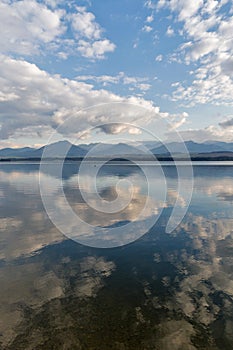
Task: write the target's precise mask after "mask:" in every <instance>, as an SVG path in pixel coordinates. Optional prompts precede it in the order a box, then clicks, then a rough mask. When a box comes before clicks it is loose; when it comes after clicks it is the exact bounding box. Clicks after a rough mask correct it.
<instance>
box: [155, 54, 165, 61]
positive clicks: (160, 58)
mask: <svg viewBox="0 0 233 350" xmlns="http://www.w3.org/2000/svg"><path fill="white" fill-rule="evenodd" d="M162 60H163V55H158V56H156V57H155V61H156V62H161V61H162Z"/></svg>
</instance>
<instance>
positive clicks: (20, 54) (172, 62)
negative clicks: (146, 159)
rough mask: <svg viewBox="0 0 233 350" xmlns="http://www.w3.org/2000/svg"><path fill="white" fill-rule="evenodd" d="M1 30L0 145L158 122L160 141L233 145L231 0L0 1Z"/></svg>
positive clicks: (108, 131)
mask: <svg viewBox="0 0 233 350" xmlns="http://www.w3.org/2000/svg"><path fill="white" fill-rule="evenodd" d="M0 31H1V38H0V47H1V54H0V60H1V65H0V105H1V108H0V136H1V141H0V147H7V146H10V147H12V146H14V147H18V146H22V145H37V146H39V145H42V144H44V143H46V142H47V140H48V138H49V136H50V135H51V133H52V132H53V130H54V129H56V128H59V127H60V130H62V137H64V138H69V137H74V136H75V137H76V138H77V139H78V138H79V136H80V135H83V132H85V130H87V129H89V128H90V127H92V128H93V127H96V126H98V125H99V124H100V123H102V122H103V121H104V122H105V123H115V122H118V123H124V122H127V123H133V124H134V125H138V126H139V127H145V128H148V130H150V131H151V132H153V133H155V134H156V133H158V125H156V123H157V121H158V120H160V119H163V120H166V122H167V123H168V124H167V130H166V132H165V133H164V135H163V137H164V139H168V140H172V139H173V138H174V133H176V132H179V134H180V135H181V136H182V137H183V138H184V139H185V140H189V139H192V140H194V141H198V142H202V141H206V140H223V141H233V93H232V91H233V34H232V33H233V4H232V1H231V0H218V1H217V0H195V1H187V0H158V1H155V0H144V1H142V0H122V1H115V0H108V1H102V0H93V1H91V0H90V1H85V0H82V1H66V2H64V1H59V0H41V1H39V0H38V1H36V0H23V1H10V0H0ZM116 102H117V103H121V104H126V108H125V109H124V108H123V105H121V108H120V109H119V112H118V114H117V113H116V104H115V103H116ZM128 103H130V105H127V104H128ZM99 104H108V106H109V108H108V109H106V108H101V107H97V108H95V107H93V108H90V107H91V106H95V105H97V106H98V105H99ZM129 106H133V107H132V109H131V108H130V107H129ZM135 106H139V109H138V111H137V112H136V110H135ZM86 108H89V109H88V110H85V109H86ZM83 109H84V110H85V112H80V110H83ZM70 116H72V117H73V118H74V119H75V128H74V125H73V124H72V123H69V122H67V121H68V119H69V118H70ZM74 119H73V120H74ZM64 123H65V125H66V127H61V125H64ZM74 129H75V130H74ZM100 129H101V128H100ZM100 129H99V130H100ZM101 132H102V133H101V139H102V140H109V139H110V136H111V134H114V135H115V134H119V135H120V134H121V133H127V132H128V133H129V134H130V135H131V137H132V139H133V138H134V137H135V134H136V133H135V132H134V131H133V129H132V130H130V129H129V130H125V128H124V127H123V128H119V127H118V128H115V129H114V128H113V127H111V128H107V129H106V128H105V129H101ZM82 142H84V141H83V140H82ZM85 142H91V140H89V139H88V133H87V137H86V141H85Z"/></svg>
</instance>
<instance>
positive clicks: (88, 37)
mask: <svg viewBox="0 0 233 350" xmlns="http://www.w3.org/2000/svg"><path fill="white" fill-rule="evenodd" d="M58 3H59V2H58V1H53V0H46V1H41V2H39V1H36V0H20V1H11V2H10V1H7V2H6V1H3V0H0V32H1V36H0V46H1V52H2V53H17V54H23V55H28V56H29V55H35V54H37V55H38V54H40V53H41V52H46V51H48V52H50V53H51V52H52V53H57V55H58V57H60V58H61V59H66V58H67V57H68V55H77V53H78V54H81V55H83V56H84V57H87V58H91V59H102V58H104V56H105V54H106V53H108V52H112V51H114V50H115V47H116V46H115V44H113V43H112V42H111V41H110V40H109V39H107V38H105V37H104V36H103V32H104V30H103V28H102V27H101V26H100V24H99V23H97V22H96V19H95V15H94V14H93V13H91V12H88V11H86V8H85V7H76V8H75V11H74V9H73V8H72V7H66V8H65V7H63V9H58V7H57V5H58ZM70 27H71V28H70Z"/></svg>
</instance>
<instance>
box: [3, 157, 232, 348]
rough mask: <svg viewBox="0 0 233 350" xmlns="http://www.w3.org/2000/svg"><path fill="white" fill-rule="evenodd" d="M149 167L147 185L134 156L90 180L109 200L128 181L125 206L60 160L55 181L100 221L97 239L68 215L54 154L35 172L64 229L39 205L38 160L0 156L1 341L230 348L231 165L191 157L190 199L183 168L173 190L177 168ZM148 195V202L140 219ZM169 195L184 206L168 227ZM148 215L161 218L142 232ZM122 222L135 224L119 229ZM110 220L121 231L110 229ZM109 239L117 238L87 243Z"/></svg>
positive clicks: (79, 209) (78, 209)
mask: <svg viewBox="0 0 233 350" xmlns="http://www.w3.org/2000/svg"><path fill="white" fill-rule="evenodd" d="M148 167H149V168H150V169H151V168H153V166H151V165H149V166H148ZM154 168H155V167H154ZM154 168H153V169H152V170H153V171H152V170H149V171H150V174H151V177H150V191H149V192H148V190H147V186H146V185H147V182H146V178H145V176H144V175H143V173H142V171H141V170H140V169H139V168H138V167H135V166H129V165H122V166H119V165H117V164H115V165H114V164H113V165H106V166H105V167H104V168H102V170H101V171H100V172H99V174H98V178H97V189H98V192H99V194H100V196H101V197H102V198H103V199H105V201H108V202H109V203H110V204H111V201H113V200H114V199H116V198H117V196H121V198H123V199H125V200H126V202H127V195H128V193H129V192H130V191H129V189H130V188H131V190H132V189H133V191H132V198H131V199H132V201H131V204H130V205H129V206H127V207H126V209H125V210H121V211H119V212H117V213H113V214H106V213H102V212H99V211H98V210H95V209H93V208H91V207H90V206H89V205H87V203H86V202H85V200H84V199H83V197H82V196H81V195H80V187H79V185H78V172H79V166H78V165H77V164H66V165H65V166H64V169H63V189H64V193H65V195H66V199H67V202H68V203H69V205H70V206H71V207H72V209H73V211H74V213H76V215H78V216H79V217H80V218H81V219H82V220H84V221H87V222H88V223H89V224H91V225H92V226H94V227H96V226H98V227H104V228H106V230H105V231H104V232H107V234H106V236H101V237H100V238H98V240H97V239H96V236H95V234H93V232H92V236H91V239H90V237H89V236H88V237H86V236H85V237H84V232H83V228H82V227H81V226H80V227H79V226H77V225H76V226H75V225H74V223H73V222H71V221H69V220H67V215H66V207H65V204H64V201H63V200H62V194H61V192H60V182H59V178H58V171H57V168H56V165H55V164H48V166H47V167H46V168H44V169H43V170H44V171H43V172H42V173H41V174H40V177H41V179H42V182H43V186H45V187H46V195H47V198H49V199H50V200H51V201H50V203H51V202H52V200H53V201H54V204H55V205H54V207H52V208H51V212H53V210H54V212H55V214H56V213H57V212H59V215H58V216H59V219H60V222H62V224H63V228H64V229H67V232H68V237H67V236H65V235H63V234H62V233H61V232H60V231H59V230H58V229H57V228H56V227H55V226H54V224H53V223H52V222H51V221H50V218H49V217H48V215H47V213H46V211H45V209H44V206H43V203H42V200H41V195H40V187H39V165H38V164H36V163H35V164H29V163H25V164H20V163H15V164H7V163H5V164H1V165H0V233H1V234H0V280H1V289H0V342H1V343H0V344H1V346H0V348H2V349H4V350H8V349H14V350H18V349H23V350H27V349H33V350H37V349H46V350H50V349H72V350H75V349H88V350H89V349H101V350H105V349H106V350H109V349H120V350H121V349H123V350H124V349H142V350H144V349H159V350H163V349H164V350H170V349H171V350H176V349H177V350H178V349H185V350H189V349H191V350H193V349H225V350H228V349H232V348H233V331H232V330H233V267H232V266H233V166H230V165H228V166H227V165H226V164H223V163H221V164H220V163H219V164H218V165H215V164H212V165H210V164H209V165H203V164H202V165H200V166H199V165H196V166H195V167H194V189H193V193H192V200H191V203H190V204H189V205H188V203H187V200H188V196H186V194H188V193H189V191H190V187H191V179H190V178H189V176H188V173H187V176H186V173H185V171H183V172H182V178H181V183H182V195H181V194H180V195H179V196H178V192H177V171H176V169H175V167H174V166H171V165H170V164H167V165H164V166H163V168H162V172H161V170H159V169H157V168H156V169H157V170H156V169H154ZM163 175H164V176H165V180H166V182H165V180H164V178H163ZM83 176H84V179H85V182H82V184H83V188H82V190H83V191H84V193H86V194H87V195H90V196H91V195H92V192H93V191H92V190H93V188H92V185H93V184H92V182H91V179H89V178H88V174H84V175H83ZM119 180H121V182H120V183H118V182H119ZM122 180H127V182H124V181H122ZM117 183H118V187H116V184H117ZM129 183H132V184H133V185H132V187H130V186H129ZM127 186H128V187H127ZM165 192H166V193H165ZM164 194H165V197H164ZM148 198H149V204H150V205H149V207H148V208H149V209H148V210H147V211H146V212H145V213H144V214H143V216H142V217H140V219H139V215H140V211H141V209H142V208H143V207H144V206H145V203H146V201H147V200H148ZM94 199H95V197H94ZM94 199H93V198H92V197H90V200H91V201H92V202H91V203H92V204H93V205H95V201H94ZM176 201H177V205H178V207H179V208H180V210H181V211H182V208H185V206H187V205H188V211H187V213H186V215H185V217H184V218H183V220H182V221H181V222H180V223H179V225H178V226H177V227H176V228H175V230H173V231H172V232H171V233H166V225H167V222H168V219H169V217H170V216H171V213H172V209H173V207H174V205H175V202H176ZM151 218H152V219H153V218H156V219H157V221H156V220H155V223H154V225H153V226H152V227H151V228H150V229H149V232H146V233H145V234H143V228H144V226H143V224H144V222H146V221H147V220H150V219H151ZM129 223H135V225H138V226H135V227H138V228H140V229H142V233H141V232H139V231H137V232H132V230H131V231H129V232H127V231H126V228H124V226H125V225H127V224H129ZM71 226H72V230H70V227H71ZM112 227H117V228H118V230H119V231H118V232H120V235H121V236H120V238H119V237H117V238H116V237H112V236H109V231H108V229H111V228H112ZM134 231H135V230H134ZM74 232H75V234H74ZM94 233H95V232H94ZM126 233H127V234H126ZM126 236H127V237H126ZM69 237H72V238H74V239H75V240H76V242H75V241H73V240H71V239H70V238H69ZM105 241H106V242H108V244H109V242H110V243H111V244H112V245H113V246H114V244H115V245H121V246H120V247H116V248H107V249H102V248H95V247H93V246H98V245H99V246H100V245H101V244H103V243H104V242H105ZM77 242H79V243H77ZM80 242H82V243H83V242H86V243H89V245H91V246H92V247H90V246H89V247H88V246H85V245H82V244H80ZM99 242H101V243H99ZM129 242H131V243H130V244H126V245H125V243H129ZM120 243H122V244H120ZM106 246H108V245H106Z"/></svg>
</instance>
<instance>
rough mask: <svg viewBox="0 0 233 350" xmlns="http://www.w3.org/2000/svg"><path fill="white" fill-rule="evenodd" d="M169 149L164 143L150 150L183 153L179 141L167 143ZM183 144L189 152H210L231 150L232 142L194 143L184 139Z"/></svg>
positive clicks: (232, 149) (162, 152)
mask: <svg viewBox="0 0 233 350" xmlns="http://www.w3.org/2000/svg"><path fill="white" fill-rule="evenodd" d="M167 146H168V147H169V149H167V148H166V146H165V145H162V146H160V147H155V148H153V149H152V150H151V152H152V153H154V154H167V153H169V151H170V150H171V152H172V153H184V146H183V144H182V143H179V142H170V143H167ZM185 146H186V148H187V150H188V152H189V153H191V154H194V153H195V154H196V153H212V152H226V151H227V152H233V143H227V142H217V141H216V142H215V141H212V142H209V143H196V142H193V141H185Z"/></svg>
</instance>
